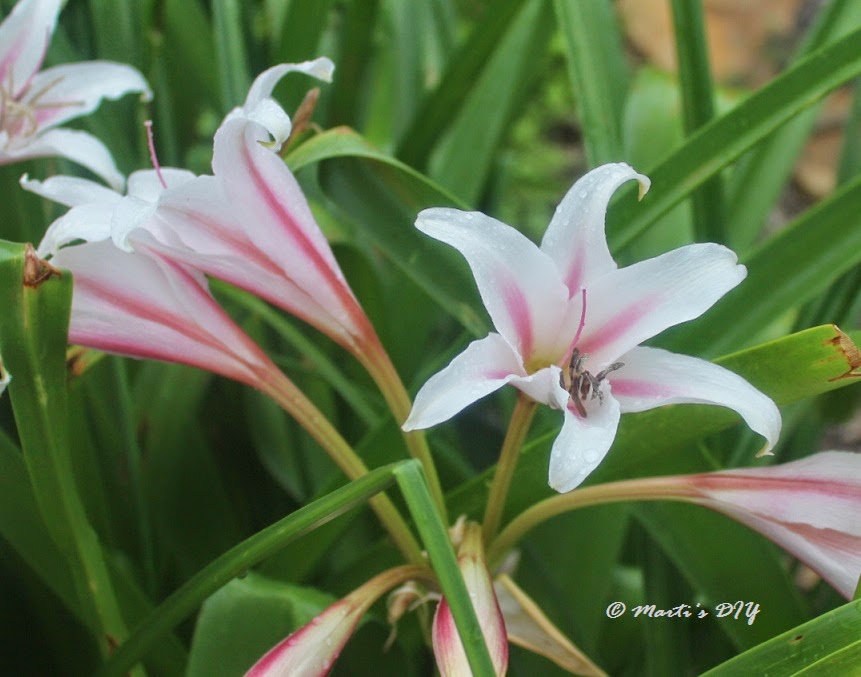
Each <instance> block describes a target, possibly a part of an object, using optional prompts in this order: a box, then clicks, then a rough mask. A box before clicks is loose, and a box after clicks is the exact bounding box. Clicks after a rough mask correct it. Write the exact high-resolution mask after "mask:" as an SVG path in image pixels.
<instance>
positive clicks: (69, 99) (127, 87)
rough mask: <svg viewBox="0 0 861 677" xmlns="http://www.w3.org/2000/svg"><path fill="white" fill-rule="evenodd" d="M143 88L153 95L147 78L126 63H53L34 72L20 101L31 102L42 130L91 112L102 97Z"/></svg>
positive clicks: (123, 94) (109, 97)
mask: <svg viewBox="0 0 861 677" xmlns="http://www.w3.org/2000/svg"><path fill="white" fill-rule="evenodd" d="M130 92H140V93H142V94H143V96H144V98H145V99H149V98H152V92H151V91H150V88H149V85H148V84H147V81H146V80H145V79H144V77H143V75H141V74H140V72H139V71H138V70H137V69H135V68H132V67H131V66H127V65H126V64H121V63H113V62H111V61H87V62H84V63H69V64H61V65H59V66H52V67H51V68H46V69H45V70H43V71H41V72H39V73H37V74H36V75H35V76H33V79H32V81H31V83H30V86H29V87H28V88H27V91H26V93H25V94H24V96H23V98H22V101H21V103H22V104H23V105H26V106H29V107H30V108H31V109H32V111H33V115H34V117H35V120H36V123H37V125H38V128H39V129H40V130H42V129H46V128H49V127H54V126H56V125H59V124H62V123H63V122H66V121H67V120H71V119H72V118H76V117H80V116H81V115H87V114H88V113H92V112H93V111H94V110H96V109H97V108H98V107H99V104H101V102H102V99H110V100H115V99H119V98H120V97H123V96H125V95H126V94H129V93H130Z"/></svg>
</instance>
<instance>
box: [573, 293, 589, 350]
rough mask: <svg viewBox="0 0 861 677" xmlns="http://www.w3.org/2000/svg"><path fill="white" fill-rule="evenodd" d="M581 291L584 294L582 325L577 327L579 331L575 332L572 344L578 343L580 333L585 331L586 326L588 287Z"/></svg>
mask: <svg viewBox="0 0 861 677" xmlns="http://www.w3.org/2000/svg"><path fill="white" fill-rule="evenodd" d="M580 291H581V293H582V294H583V307H582V308H581V309H580V325H579V326H578V327H577V333H576V334H574V340H573V341H571V345H572V346H576V345H577V341H579V340H580V334H582V333H583V327H585V326H586V287H583V288H582V289H581V290H580Z"/></svg>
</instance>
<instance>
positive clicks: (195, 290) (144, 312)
mask: <svg viewBox="0 0 861 677" xmlns="http://www.w3.org/2000/svg"><path fill="white" fill-rule="evenodd" d="M51 262H52V264H54V265H56V266H57V267H60V268H67V269H69V270H71V271H72V274H73V276H74V292H73V295H72V319H71V326H70V329H69V339H70V342H72V343H78V344H80V345H85V346H88V347H91V348H96V349H98V350H104V351H107V352H115V353H119V354H123V355H128V356H131V357H145V358H154V359H160V360H165V361H168V362H180V363H183V364H188V365H191V366H195V367H199V368H201V369H207V370H209V371H213V372H215V373H218V374H222V375H224V376H227V377H229V378H233V379H236V380H238V381H242V382H244V383H248V384H249V385H252V386H256V385H258V384H259V374H260V373H261V372H263V371H266V370H268V369H274V368H275V367H274V366H273V365H272V363H271V362H270V361H269V360H268V358H267V357H266V356H265V355H264V354H263V353H262V351H261V350H260V349H259V348H258V347H257V346H256V344H254V342H253V341H251V339H250V338H248V336H246V335H245V334H244V333H243V332H242V331H241V330H240V329H239V327H237V326H236V325H235V324H234V323H233V321H232V320H231V319H230V318H229V317H228V316H227V315H226V314H225V313H224V311H223V310H222V309H221V307H220V306H219V305H218V304H217V303H216V302H215V300H214V299H213V298H212V296H211V295H210V294H209V293H208V291H207V290H206V289H205V286H204V285H205V283H204V281H203V280H202V279H201V278H196V277H194V276H192V275H191V274H190V273H188V272H186V271H184V270H183V269H181V268H179V267H177V266H176V265H175V264H172V263H169V262H166V261H160V260H157V259H150V258H148V257H146V256H143V255H142V254H127V253H125V252H122V251H120V250H119V249H117V248H116V247H114V246H113V244H112V243H110V242H109V241H104V242H95V243H88V244H82V245H77V246H74V247H66V248H64V249H62V250H60V252H59V253H58V254H57V255H56V256H55V257H54V258H53V259H52V261H51Z"/></svg>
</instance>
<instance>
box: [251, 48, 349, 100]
mask: <svg viewBox="0 0 861 677" xmlns="http://www.w3.org/2000/svg"><path fill="white" fill-rule="evenodd" d="M334 71H335V64H334V63H332V60H331V59H329V58H327V57H325V56H321V57H320V58H319V59H314V60H313V61H303V62H302V63H282V64H279V65H277V66H272V68H269V69H267V70H265V71H263V72H262V73H261V74H260V75H258V76H257V77H256V78H255V79H254V82H253V83H252V84H251V88H250V89H249V90H248V96H247V97H246V98H245V108H246V109H250V108H252V107H253V106H255V105H257V104H258V103H259V102H260V101H263V100H264V99H267V98H269V97H270V96H272V90H273V89H275V85H277V84H278V82H279V81H280V80H281V78H283V77H284V76H285V75H287V73H305V74H306V75H310V76H311V77H314V78H317V79H318V80H323V81H324V82H332V73H333V72H334Z"/></svg>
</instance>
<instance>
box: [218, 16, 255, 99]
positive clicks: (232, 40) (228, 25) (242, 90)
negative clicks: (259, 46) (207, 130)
mask: <svg viewBox="0 0 861 677" xmlns="http://www.w3.org/2000/svg"><path fill="white" fill-rule="evenodd" d="M212 21H213V27H214V29H215V56H216V68H217V69H218V75H219V78H220V80H221V105H222V109H223V111H224V112H227V111H229V110H231V109H232V108H233V107H234V106H241V105H242V102H243V101H245V96H246V94H248V87H249V86H250V85H251V78H250V77H249V75H248V57H247V55H246V48H245V37H244V35H243V31H242V27H243V20H242V3H240V2H239V0H213V2H212Z"/></svg>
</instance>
